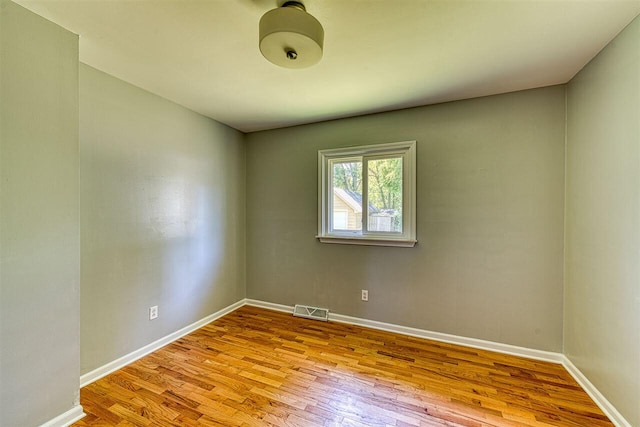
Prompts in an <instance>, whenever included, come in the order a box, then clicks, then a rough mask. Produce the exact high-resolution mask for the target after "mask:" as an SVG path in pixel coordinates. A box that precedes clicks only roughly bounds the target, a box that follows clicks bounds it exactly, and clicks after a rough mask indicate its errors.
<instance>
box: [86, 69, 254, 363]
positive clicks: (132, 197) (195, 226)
mask: <svg viewBox="0 0 640 427" xmlns="http://www.w3.org/2000/svg"><path fill="white" fill-rule="evenodd" d="M243 138H244V136H243V134H242V133H240V132H238V131H236V130H233V129H231V128H229V127H227V126H224V125H222V124H220V123H218V122H215V121H213V120H211V119H208V118H205V117H203V116H201V115H199V114H196V113H194V112H192V111H190V110H187V109H185V108H183V107H180V106H178V105H176V104H174V103H172V102H169V101H167V100H165V99H163V98H160V97H158V96H156V95H153V94H151V93H149V92H145V91H143V90H142V89H139V88H137V87H135V86H132V85H130V84H127V83H125V82H123V81H121V80H118V79H116V78H114V77H112V76H109V75H107V74H105V73H102V72H100V71H97V70H95V69H93V68H90V67H88V66H86V65H83V64H81V65H80V154H81V163H80V164H81V166H80V182H81V190H80V194H81V201H82V203H81V244H82V246H81V247H82V252H81V279H82V280H81V282H82V292H81V324H80V325H81V337H82V339H81V344H82V349H81V350H82V351H81V370H82V373H86V372H88V371H91V370H93V369H95V368H98V367H100V366H102V365H104V364H106V363H108V362H111V361H113V360H115V359H117V358H119V357H121V356H123V355H126V354H128V353H130V352H132V351H134V350H138V349H139V348H141V347H143V346H144V345H146V344H149V343H151V342H153V341H155V340H157V339H159V338H162V337H165V336H166V335H168V334H170V333H173V332H175V331H177V330H179V329H180V328H182V327H184V326H187V325H189V324H191V323H193V322H195V321H198V320H200V319H202V318H204V317H206V316H207V315H209V314H212V313H214V312H216V311H217V310H219V309H221V308H224V307H226V306H228V305H230V304H232V303H235V302H237V301H238V300H240V299H242V298H244V296H245V281H244V274H245V273H244V271H245V263H244V242H245V233H244V229H245V214H244V205H245V192H244V187H245V185H244V181H245V178H244V177H245V168H244V162H245V158H244V157H245V150H244V141H243ZM153 305H158V306H159V314H160V316H159V318H158V319H156V320H153V321H150V320H149V313H148V310H149V307H150V306H153Z"/></svg>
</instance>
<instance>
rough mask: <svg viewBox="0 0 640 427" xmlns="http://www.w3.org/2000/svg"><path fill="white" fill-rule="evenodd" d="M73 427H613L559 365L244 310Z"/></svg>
mask: <svg viewBox="0 0 640 427" xmlns="http://www.w3.org/2000/svg"><path fill="white" fill-rule="evenodd" d="M80 396H81V404H82V405H83V407H84V410H85V412H86V413H87V416H86V417H85V418H84V419H82V420H81V421H79V422H78V423H76V424H74V425H76V426H95V425H101V426H104V425H118V426H131V425H134V426H243V427H244V426H305V427H306V426H473V427H482V426H580V427H587V426H589V427H591V426H594V427H596V426H612V425H613V424H611V423H610V422H609V421H608V420H607V418H606V417H605V416H604V414H603V413H602V412H601V411H600V410H599V409H598V407H597V406H596V405H595V404H594V403H593V401H592V400H591V399H590V398H589V397H588V396H587V394H586V393H585V392H584V391H583V390H582V389H581V388H580V386H579V385H578V384H577V383H576V382H575V381H574V380H573V379H572V377H571V376H570V375H569V374H568V373H567V372H566V371H565V369H564V368H563V367H562V366H561V365H556V364H552V363H546V362H539V361H534V360H528V359H523V358H520V357H514V356H506V355H502V354H498V353H493V352H489V351H482V350H476V349H472V348H467V347H461V346H457V345H451V344H443V343H438V342H434V341H428V340H424V339H419V338H412V337H406V336H403V335H397V334H392V333H387V332H380V331H375V330H371V329H366V328H361V327H356V326H349V325H344V324H339V323H333V322H329V323H324V322H318V321H314V320H306V319H300V318H294V317H293V316H291V315H290V314H285V313H279V312H275V311H270V310H265V309H260V308H255V307H247V306H245V307H242V308H240V309H238V310H236V311H235V312H233V313H231V314H229V315H227V316H225V317H223V318H221V319H219V320H216V321H215V322H213V323H210V324H209V325H207V326H205V327H203V328H201V329H199V330H197V331H195V332H193V333H191V334H189V335H187V336H185V337H184V338H181V339H179V340H177V341H176V342H174V343H172V344H170V345H168V346H166V347H164V348H162V349H160V350H158V351H156V352H154V353H152V354H150V355H148V356H146V357H144V358H142V359H140V360H139V361H137V362H134V363H132V364H131V365H129V366H127V367H125V368H123V369H121V370H119V371H117V372H115V373H113V374H111V375H109V376H107V377H105V378H103V379H101V380H99V381H96V382H95V383H93V384H91V385H88V386H86V387H84V388H83V389H82V390H81V393H80Z"/></svg>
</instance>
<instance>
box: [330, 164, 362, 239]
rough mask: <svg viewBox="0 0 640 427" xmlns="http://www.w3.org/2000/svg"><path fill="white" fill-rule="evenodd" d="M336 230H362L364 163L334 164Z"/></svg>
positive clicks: (333, 222) (334, 225)
mask: <svg viewBox="0 0 640 427" xmlns="http://www.w3.org/2000/svg"><path fill="white" fill-rule="evenodd" d="M331 215H332V224H333V229H334V230H351V231H353V230H362V162H361V161H348V162H336V163H333V212H332V213H331Z"/></svg>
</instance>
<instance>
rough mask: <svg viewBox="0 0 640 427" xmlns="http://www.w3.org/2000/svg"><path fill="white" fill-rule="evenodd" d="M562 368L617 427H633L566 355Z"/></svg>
mask: <svg viewBox="0 0 640 427" xmlns="http://www.w3.org/2000/svg"><path fill="white" fill-rule="evenodd" d="M562 357H563V361H562V366H564V368H565V369H566V370H567V371H568V372H569V373H570V374H571V376H572V377H573V378H574V379H575V380H576V382H577V383H578V384H580V387H582V388H583V389H584V391H586V392H587V394H588V395H589V397H591V399H593V401H594V402H595V403H596V405H598V406H599V407H600V409H602V412H604V414H605V415H606V416H607V417H609V419H610V420H611V422H612V423H613V424H614V425H615V426H616V427H631V423H630V422H628V421H627V420H626V419H625V418H624V417H623V416H622V414H621V413H620V412H618V410H617V409H616V408H615V406H613V405H612V404H611V402H609V401H608V400H607V398H606V397H604V396H603V395H602V393H600V391H599V390H598V389H597V388H596V386H594V385H593V384H592V383H591V381H589V379H588V378H587V377H586V376H585V375H584V374H583V373H582V372H581V371H580V369H578V368H577V367H576V365H574V364H573V362H571V360H569V358H568V357H567V356H566V355H563V356H562Z"/></svg>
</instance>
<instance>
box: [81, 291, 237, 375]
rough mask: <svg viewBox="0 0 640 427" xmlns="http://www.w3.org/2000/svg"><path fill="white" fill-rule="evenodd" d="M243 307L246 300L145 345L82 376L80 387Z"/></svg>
mask: <svg viewBox="0 0 640 427" xmlns="http://www.w3.org/2000/svg"><path fill="white" fill-rule="evenodd" d="M243 305H245V300H240V301H238V302H236V303H233V304H231V305H229V306H227V307H225V308H223V309H221V310H218V311H216V312H215V313H213V314H210V315H209V316H207V317H205V318H203V319H200V320H198V321H197V322H194V323H192V324H190V325H189V326H185V327H184V328H182V329H180V330H178V331H176V332H173V333H171V334H169V335H167V336H166V337H164V338H160V339H159V340H157V341H154V342H152V343H150V344H147V345H145V346H144V347H142V348H140V349H138V350H136V351H133V352H131V353H129V354H127V355H124V356H122V357H120V358H118V359H116V360H114V361H113V362H109V363H107V364H106V365H103V366H101V367H99V368H97V369H94V370H93V371H90V372H87V373H86V374H84V375H81V376H80V387H84V386H86V385H89V384H91V383H92V382H94V381H97V380H99V379H100V378H102V377H104V376H106V375H109V374H110V373H112V372H115V371H117V370H118V369H120V368H123V367H125V366H127V365H128V364H130V363H133V362H135V361H136V360H138V359H140V358H142V357H144V356H146V355H147V354H149V353H153V352H154V351H156V350H158V349H159V348H161V347H164V346H165V345H167V344H170V343H172V342H173V341H175V340H177V339H179V338H182V337H183V336H185V335H187V334H190V333H191V332H193V331H195V330H196V329H200V328H201V327H203V326H204V325H206V324H208V323H211V322H213V321H214V320H216V319H219V318H220V317H222V316H224V315H225V314H229V313H231V312H232V311H234V310H237V309H238V308H240V307H242V306H243Z"/></svg>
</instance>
